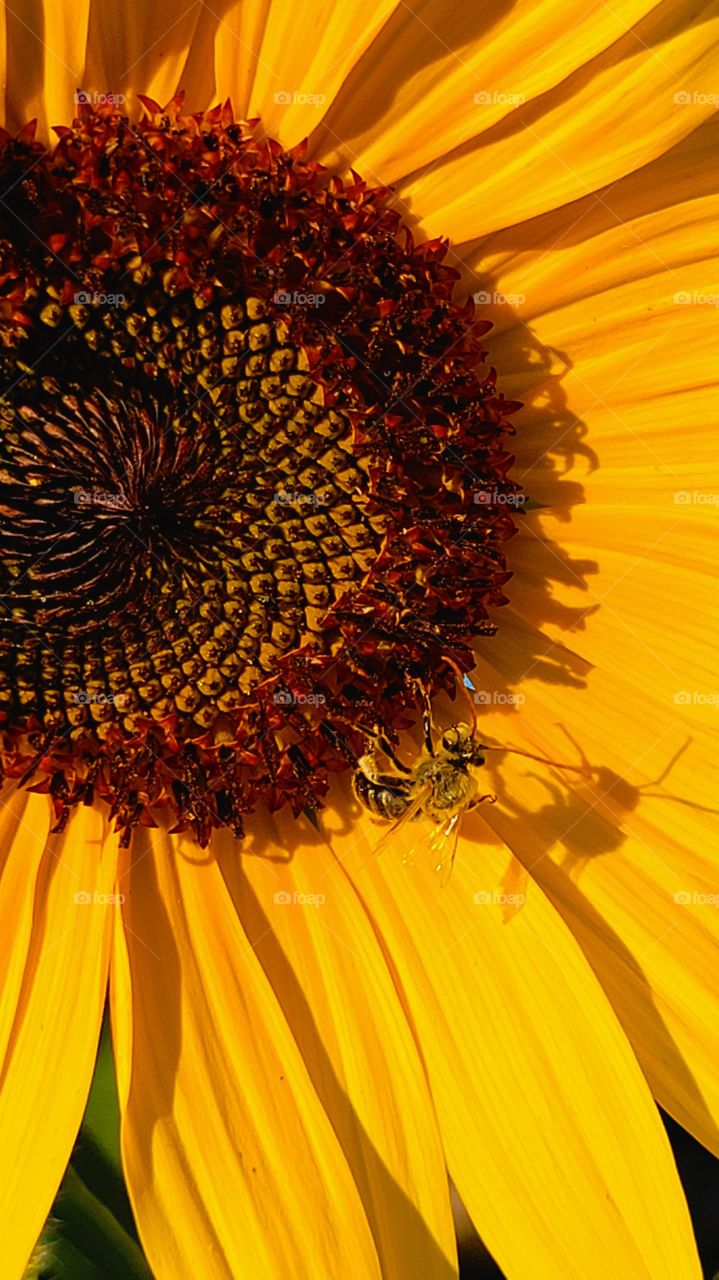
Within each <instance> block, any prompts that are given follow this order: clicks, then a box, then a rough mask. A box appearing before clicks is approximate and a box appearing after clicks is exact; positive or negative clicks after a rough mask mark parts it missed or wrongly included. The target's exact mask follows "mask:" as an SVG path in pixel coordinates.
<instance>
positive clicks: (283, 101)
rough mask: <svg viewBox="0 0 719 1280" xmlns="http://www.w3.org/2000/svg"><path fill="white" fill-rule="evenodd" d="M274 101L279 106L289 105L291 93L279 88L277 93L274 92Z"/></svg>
mask: <svg viewBox="0 0 719 1280" xmlns="http://www.w3.org/2000/svg"><path fill="white" fill-rule="evenodd" d="M275 102H276V103H278V104H279V106H281V107H289V105H290V103H291V102H292V94H291V93H288V92H287V90H286V89H281V90H280V91H279V93H276V94H275Z"/></svg>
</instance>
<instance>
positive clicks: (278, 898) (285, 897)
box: [274, 889, 292, 907]
mask: <svg viewBox="0 0 719 1280" xmlns="http://www.w3.org/2000/svg"><path fill="white" fill-rule="evenodd" d="M274 901H275V902H276V903H277V904H278V905H279V906H281V907H286V906H287V905H288V904H289V903H290V902H291V901H292V894H291V893H287V892H286V891H285V890H284V889H281V890H280V892H279V893H276V894H275V896H274Z"/></svg>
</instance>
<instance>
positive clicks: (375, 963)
mask: <svg viewBox="0 0 719 1280" xmlns="http://www.w3.org/2000/svg"><path fill="white" fill-rule="evenodd" d="M253 828H254V831H255V834H254V836H253V838H252V839H251V841H249V842H248V846H247V852H248V854H249V856H247V857H244V856H243V858H242V863H241V865H240V860H239V858H238V856H237V845H236V843H235V842H234V841H233V840H232V839H231V838H230V837H229V836H227V835H225V836H222V835H221V836H219V838H218V839H217V840H216V841H214V842H213V849H214V850H215V851H216V852H217V853H218V856H219V858H220V865H221V867H222V872H223V875H224V877H225V879H226V882H227V884H228V886H229V887H230V890H231V892H232V897H233V901H234V903H235V906H236V908H237V911H238V914H239V915H240V917H241V919H242V922H243V924H244V927H245V930H246V932H247V935H248V937H249V938H250V940H251V942H252V944H253V946H254V949H255V954H256V955H257V957H258V959H259V961H260V963H261V964H262V967H263V969H264V970H265V973H266V974H267V976H268V978H269V979H270V982H271V984H272V987H273V990H274V991H275V993H276V995H277V998H278V1000H279V1002H280V1004H281V1006H282V1009H283V1012H284V1014H285V1017H286V1018H287V1021H288V1023H289V1024H290V1026H291V1028H292V1032H293V1034H294V1037H295V1040H296V1041H297V1044H298V1046H299V1049H300V1052H301V1054H302V1057H303V1059H304V1062H305V1064H306V1066H307V1069H308V1071H309V1073H310V1076H311V1078H312V1081H313V1084H314V1086H315V1088H316V1090H317V1093H318V1095H319V1097H320V1099H321V1101H322V1104H323V1106H324V1108H325V1110H326V1111H327V1114H328V1116H329V1118H330V1120H331V1123H332V1127H333V1129H334V1131H335V1133H336V1134H337V1136H338V1138H339V1140H340V1143H341V1145H342V1149H343V1151H344V1153H345V1155H346V1157H347V1161H348V1163H349V1165H350V1167H351V1169H352V1171H353V1173H354V1176H355V1179H356V1182H357V1186H358V1189H359V1191H360V1194H361V1196H362V1200H363V1203H364V1206H365V1210H366V1213H367V1218H368V1221H369V1223H370V1227H371V1229H372V1233H373V1236H374V1240H375V1244H376V1247H377V1252H378V1254H379V1258H380V1263H381V1267H382V1274H383V1275H388V1276H392V1277H394V1278H395V1280H414V1278H415V1277H417V1276H418V1275H421V1276H422V1277H423V1278H425V1277H426V1280H431V1278H434V1277H436V1278H437V1280H449V1277H450V1276H451V1275H454V1274H456V1271H455V1268H456V1246H455V1236H454V1229H453V1222H452V1213H451V1210H450V1203H449V1193H448V1185H447V1173H446V1168H445V1160H444V1152H443V1149H442V1145H441V1139H440V1136H439V1130H438V1127H437V1120H436V1116H435V1113H434V1107H433V1104H432V1100H431V1098H430V1095H429V1090H428V1087H427V1080H426V1077H425V1073H424V1068H423V1066H422V1064H421V1061H420V1057H419V1054H418V1052H417V1046H416V1043H415V1041H414V1038H413V1036H412V1033H411V1030H410V1027H409V1024H408V1022H407V1015H406V1012H405V1010H404V1009H403V1007H402V1005H401V1003H400V1000H399V998H398V996H397V992H396V990H395V987H394V984H393V981H392V978H391V975H390V971H389V969H388V967H387V961H386V959H385V957H384V955H383V953H382V951H381V949H380V946H379V943H378V941H377V938H376V936H375V934H374V931H373V929H372V926H371V923H370V921H369V920H368V918H367V916H366V913H365V911H364V908H363V907H362V905H361V904H360V902H359V901H358V899H357V897H356V895H355V894H354V892H353V890H352V888H351V886H350V885H349V883H348V882H347V881H346V880H345V878H344V877H341V876H336V875H333V874H332V872H333V868H334V866H335V863H334V860H333V859H332V857H331V856H330V855H329V853H328V850H327V848H326V847H325V845H324V844H323V843H322V842H320V841H318V839H317V836H316V833H315V832H314V831H313V829H312V828H311V827H310V825H309V823H308V822H306V820H305V821H303V822H302V824H301V825H299V824H298V822H296V821H294V820H293V819H292V817H291V816H288V815H278V816H277V817H276V818H275V819H274V821H270V820H263V821H262V822H261V823H260V822H257V823H255V824H253ZM313 840H314V842H312V841H313ZM245 877H246V878H245Z"/></svg>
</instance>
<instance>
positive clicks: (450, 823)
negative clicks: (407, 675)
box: [352, 656, 587, 884]
mask: <svg viewBox="0 0 719 1280" xmlns="http://www.w3.org/2000/svg"><path fill="white" fill-rule="evenodd" d="M444 660H445V662H447V664H448V665H449V666H451V667H453V668H454V669H455V671H456V673H457V676H458V677H461V679H462V687H463V688H464V692H465V694H466V696H467V702H468V707H469V712H470V717H471V723H469V724H467V723H464V722H462V721H460V722H457V723H456V724H452V725H450V726H449V728H447V729H444V730H443V732H442V735H441V739H440V742H439V748H438V749H437V748H436V747H435V743H434V737H435V733H434V726H433V724H432V715H431V710H430V704H429V697H428V696H427V694H426V691H425V690H423V689H420V692H421V693H422V694H423V702H424V710H423V715H422V723H423V726H424V751H423V752H422V754H421V756H420V757H419V759H418V760H417V761H416V762H415V763H414V764H413V765H412V766H408V765H405V764H403V763H402V762H401V761H400V760H398V759H397V756H396V755H395V753H394V751H393V749H392V747H391V745H390V744H389V742H388V741H387V739H386V738H384V737H381V736H378V737H374V735H373V744H374V745H373V749H372V750H371V751H369V752H367V753H366V754H365V755H362V756H360V757H359V758H358V759H357V760H356V767H355V772H354V776H353V780H352V786H353V790H354V794H355V796H356V798H357V800H358V801H359V803H360V804H361V805H362V806H363V808H365V809H367V810H368V811H369V812H370V813H371V814H372V815H373V816H374V817H375V818H379V819H381V820H382V821H385V822H389V823H391V826H390V827H389V829H388V831H387V833H386V835H385V836H384V838H383V839H382V840H381V841H380V843H379V845H378V847H377V849H376V851H375V852H377V853H379V851H380V849H381V848H383V847H384V845H385V844H386V843H387V842H389V841H390V840H391V839H392V837H393V835H395V834H396V833H397V831H398V830H399V829H400V828H403V827H404V825H405V823H408V822H411V821H413V820H414V819H417V818H425V819H428V821H429V822H431V823H432V825H433V827H434V828H435V830H434V832H433V833H432V835H431V837H430V840H429V847H430V850H431V852H432V854H433V855H434V870H435V872H437V873H438V874H439V875H440V876H441V880H442V884H446V883H447V881H448V880H449V876H450V875H451V872H452V866H453V864H454V860H455V856H456V852H457V845H458V841H459V833H460V827H461V823H462V818H463V817H464V815H465V814H466V813H469V812H470V811H471V810H472V809H476V808H477V806H478V805H480V804H482V803H484V802H485V801H486V802H487V803H489V804H495V803H496V800H497V797H496V796H495V795H492V794H491V793H482V791H481V788H480V783H479V779H478V776H477V774H478V771H479V770H480V769H481V768H482V766H483V765H484V764H485V753H486V752H488V751H507V752H509V753H511V754H513V755H519V756H524V757H525V758H527V759H530V760H537V761H539V762H540V763H543V764H549V765H552V766H554V767H556V768H560V769H570V770H573V771H574V772H578V773H581V774H583V775H584V776H585V777H586V776H587V770H586V767H585V766H582V767H578V766H576V765H569V764H560V763H559V762H557V761H554V760H548V759H546V758H545V757H544V756H537V755H534V754H533V753H532V752H529V751H522V750H521V749H519V748H517V747H501V746H487V745H485V744H484V743H482V742H480V741H479V740H478V738H477V736H476V731H477V723H476V716H475V712H474V706H473V704H472V703H471V702H470V701H469V695H468V693H467V682H466V681H465V680H464V677H463V675H462V672H461V671H460V670H459V668H458V667H456V665H455V663H454V662H453V661H452V659H450V658H448V657H446V656H445V658H444ZM382 757H385V758H386V760H388V761H389V762H390V764H391V765H392V766H393V769H392V771H390V770H389V769H388V767H387V765H386V764H384V765H383V763H382Z"/></svg>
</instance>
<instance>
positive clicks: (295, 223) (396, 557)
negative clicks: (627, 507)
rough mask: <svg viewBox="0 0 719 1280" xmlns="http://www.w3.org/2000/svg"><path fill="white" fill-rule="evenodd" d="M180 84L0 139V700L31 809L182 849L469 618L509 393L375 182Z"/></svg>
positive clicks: (333, 760)
mask: <svg viewBox="0 0 719 1280" xmlns="http://www.w3.org/2000/svg"><path fill="white" fill-rule="evenodd" d="M180 108H181V103H180V102H179V100H178V101H177V102H175V103H173V104H171V105H170V107H169V108H168V109H167V111H166V112H165V113H164V114H163V113H160V111H159V108H157V109H156V105H155V104H149V106H148V119H146V120H145V121H144V122H143V123H142V124H141V125H138V126H133V125H131V124H130V123H129V121H128V120H127V119H126V118H123V117H121V116H120V115H119V114H118V113H117V112H116V111H115V110H114V108H112V107H111V106H109V107H99V108H95V109H91V108H90V107H83V108H81V112H80V116H79V118H78V120H76V121H75V123H74V125H73V127H72V128H71V129H66V130H60V131H59V132H60V134H61V138H60V142H59V144H58V145H57V146H56V148H55V150H54V151H53V152H46V153H43V149H42V148H41V147H39V146H38V144H36V143H34V142H33V140H32V136H31V131H30V130H24V131H23V132H22V133H21V135H20V136H19V138H18V139H11V138H9V137H8V136H7V135H3V137H2V153H1V155H0V169H1V171H2V189H3V191H5V192H6V196H5V199H4V204H3V212H2V216H1V217H0V328H1V329H2V339H3V349H4V354H3V357H2V360H0V374H1V375H2V383H3V390H2V392H1V393H0V552H1V553H2V569H1V570H0V574H1V575H2V576H1V577H0V708H1V709H2V717H3V719H2V725H3V761H4V767H5V770H6V772H7V773H8V774H10V775H11V776H15V777H19V776H22V777H30V776H31V777H32V779H33V785H36V786H37V785H39V786H40V789H44V790H47V791H49V792H50V794H51V795H52V796H53V798H54V801H55V805H56V810H57V817H58V822H59V823H62V822H63V821H64V820H65V819H66V817H67V814H68V812H69V810H70V807H71V806H72V804H73V803H76V802H78V801H79V800H82V799H85V800H87V799H89V798H90V797H91V796H92V794H94V793H97V794H99V795H100V796H102V797H103V798H104V799H106V800H107V801H108V803H109V804H110V805H111V810H112V813H113V815H114V816H115V817H116V819H117V821H118V824H119V826H120V827H122V828H123V829H124V830H125V832H126V833H129V831H130V830H131V828H132V826H134V825H135V824H136V823H137V822H138V821H142V822H146V823H153V822H155V821H156V820H159V819H160V815H161V812H162V811H163V810H168V809H169V810H170V811H171V813H172V814H173V815H174V821H175V822H176V823H177V824H179V825H181V826H184V827H190V828H191V829H192V830H193V831H194V833H195V835H196V837H197V838H198V839H199V840H200V841H201V842H203V843H204V842H205V841H206V840H207V838H208V836H209V832H210V831H211V829H212V827H213V826H215V825H219V824H228V825H230V826H231V827H232V828H233V830H235V831H237V832H238V833H239V832H241V827H242V823H241V815H242V814H243V813H244V812H246V811H248V810H251V809H252V808H254V807H255V805H256V804H257V802H258V800H262V801H264V802H265V803H266V804H267V805H269V807H270V808H277V807H279V806H280V805H282V804H284V803H290V804H291V805H292V807H293V809H294V810H295V811H296V812H298V811H299V810H300V809H301V808H302V807H305V806H307V805H310V806H313V805H316V804H317V803H319V800H320V798H321V796H322V794H323V792H324V790H325V789H326V786H327V774H328V771H330V770H333V769H340V768H344V767H347V765H348V763H349V762H350V761H351V759H352V757H353V753H355V752H356V751H357V750H360V749H361V748H362V745H363V743H365V742H366V740H367V736H368V735H371V734H372V733H376V732H378V731H382V732H386V733H390V734H391V733H392V732H393V731H394V729H396V728H397V727H398V726H401V725H402V724H406V723H408V722H409V720H410V719H411V717H412V714H413V712H414V711H415V710H416V707H417V705H418V700H419V699H420V697H421V696H422V694H423V691H427V692H428V693H430V694H431V692H432V691H433V690H435V689H437V688H439V687H445V688H450V687H451V681H452V679H453V676H452V669H451V668H450V667H449V666H448V665H447V664H444V665H443V654H444V655H446V654H448V653H449V652H450V651H451V653H452V655H453V660H454V661H457V660H459V661H462V662H465V663H466V665H469V661H470V644H471V641H472V639H473V638H474V637H476V636H478V635H480V634H488V633H491V632H492V631H493V630H494V628H493V625H492V623H491V622H490V620H489V615H488V606H491V605H497V604H501V603H503V601H504V597H503V595H502V591H501V588H502V585H503V584H504V582H505V581H506V579H507V577H508V574H507V572H506V567H505V562H504V558H503V554H502V544H503V543H504V541H505V540H506V539H507V538H508V537H509V536H510V535H511V533H512V532H513V529H514V526H513V523H512V520H511V518H510V517H509V516H508V514H507V506H506V502H502V501H501V499H502V497H503V495H506V494H509V493H512V492H513V491H514V490H515V486H513V485H512V484H511V483H510V482H508V481H507V479H506V475H507V471H508V468H509V465H510V463H511V457H510V455H509V453H508V452H507V450H506V448H505V441H506V436H507V434H508V433H509V427H508V425H507V422H506V419H505V415H506V414H507V413H508V412H511V410H512V408H513V407H514V406H513V405H511V404H508V403H507V402H506V401H503V400H502V398H501V396H499V395H498V394H497V392H496V389H495V385H494V375H493V373H490V374H487V373H486V371H485V372H484V373H481V372H478V371H477V365H478V362H479V361H480V359H481V355H482V353H481V351H480V349H479V347H478V345H477V338H478V336H480V334H481V332H483V331H484V330H485V329H486V327H487V326H478V325H477V324H476V322H474V321H473V314H472V310H473V309H472V307H471V305H469V306H465V307H464V308H460V307H458V306H457V305H456V304H454V303H453V302H452V298H451V294H452V288H453V285H454V283H455V280H456V273H455V272H453V271H451V270H450V269H449V268H447V267H446V266H445V265H443V258H444V256H445V253H446V246H445V245H444V244H441V243H440V242H437V241H433V242H430V243H429V244H425V245H423V246H421V247H420V248H417V249H416V248H415V247H414V245H413V243H412V240H411V237H410V236H409V233H408V232H406V231H405V232H403V233H402V235H400V234H399V233H400V223H399V218H398V216H397V214H396V213H394V212H393V211H392V210H391V209H389V208H388V207H387V202H388V193H387V192H386V191H383V190H370V189H368V188H367V187H366V185H365V184H364V183H362V182H361V181H360V180H359V179H358V178H356V177H353V179H352V182H351V183H348V184H344V183H342V182H340V181H339V180H338V179H336V178H333V179H329V178H328V177H327V175H326V174H325V173H324V172H323V171H321V170H320V168H319V166H316V165H312V164H308V163H307V162H306V160H305V159H304V156H303V153H302V150H301V149H299V148H298V149H295V151H294V152H283V151H282V150H281V148H280V147H279V146H278V145H277V144H276V143H273V142H269V141H267V140H266V139H261V138H256V137H255V136H254V135H253V133H252V132H251V131H249V130H247V129H246V128H243V127H241V126H240V125H238V124H236V123H235V122H234V120H233V119H232V115H231V111H230V110H229V108H228V107H225V108H222V109H218V110H216V111H215V112H213V113H209V114H207V115H204V116H202V115H199V116H194V117H182V116H181V115H180ZM488 495H489V498H488ZM495 498H496V499H499V500H498V501H495Z"/></svg>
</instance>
